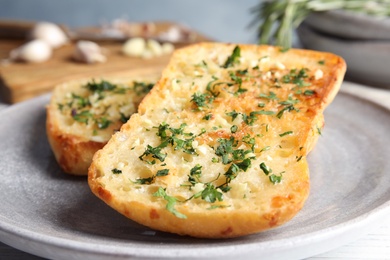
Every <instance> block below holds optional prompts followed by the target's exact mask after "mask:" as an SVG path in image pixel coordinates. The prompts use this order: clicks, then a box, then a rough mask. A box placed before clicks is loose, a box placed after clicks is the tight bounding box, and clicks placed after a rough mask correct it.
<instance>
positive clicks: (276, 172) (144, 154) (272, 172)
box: [88, 43, 345, 238]
mask: <svg viewBox="0 0 390 260" xmlns="http://www.w3.org/2000/svg"><path fill="white" fill-rule="evenodd" d="M344 73H345V62H344V61H343V59H342V58H340V57H338V56H336V55H333V54H330V53H321V52H314V51H306V50H296V49H291V50H289V51H287V52H282V51H280V49H279V48H276V47H271V46H255V45H233V44H223V43H201V44H195V45H192V46H189V47H186V48H183V49H180V50H177V51H176V52H175V53H174V54H173V57H172V59H171V61H170V63H169V64H168V66H167V67H166V68H165V69H164V71H163V73H162V77H161V79H160V80H159V81H158V83H157V84H156V85H155V87H154V88H153V89H152V91H151V92H150V93H149V94H148V95H147V96H146V97H145V98H144V100H143V101H142V103H141V104H140V106H139V110H138V113H136V114H134V115H133V116H132V117H131V119H130V120H129V121H128V122H127V123H126V124H124V125H123V126H122V127H121V130H120V132H117V133H116V134H114V135H113V136H112V138H111V139H110V140H109V142H108V144H107V145H106V146H105V147H104V148H103V149H101V150H99V151H98V152H97V153H96V154H95V155H94V158H93V162H92V164H91V167H90V168H89V173H88V183H89V186H90V188H91V190H92V192H93V193H94V194H95V195H96V196H98V197H99V198H100V199H102V200H103V201H105V202H106V203H107V204H108V205H109V206H111V207H112V208H114V209H115V210H117V211H118V212H120V213H122V214H123V215H125V216H126V217H128V218H130V219H132V220H134V221H136V222H138V223H141V224H143V225H146V226H149V227H151V228H154V229H157V230H162V231H166V232H172V233H176V234H180V235H189V236H194V237H204V238H230V237H238V236H244V235H248V234H253V233H256V232H260V231H264V230H268V229H270V228H274V227H277V226H280V225H282V224H283V223H285V222H286V221H288V220H290V219H291V218H292V217H293V216H295V215H296V214H297V213H298V212H299V210H300V209H301V208H302V206H303V205H304V202H305V201H306V199H307V197H308V195H309V187H310V180H309V170H308V165H307V161H306V155H307V154H308V152H309V151H310V150H312V149H313V147H314V145H315V143H316V141H317V139H318V136H319V135H320V130H321V129H322V127H323V124H324V120H323V110H324V109H325V107H326V106H327V105H329V103H330V102H331V101H332V100H333V98H334V96H335V95H336V93H337V91H338V89H339V87H340V84H341V82H342V79H343V76H344Z"/></svg>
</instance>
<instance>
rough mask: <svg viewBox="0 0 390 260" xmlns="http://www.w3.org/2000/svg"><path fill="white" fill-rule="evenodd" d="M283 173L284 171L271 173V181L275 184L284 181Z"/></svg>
mask: <svg viewBox="0 0 390 260" xmlns="http://www.w3.org/2000/svg"><path fill="white" fill-rule="evenodd" d="M282 173H283V172H281V173H280V175H275V174H271V175H270V176H269V180H270V182H272V183H273V184H277V183H280V182H282V177H283V175H282Z"/></svg>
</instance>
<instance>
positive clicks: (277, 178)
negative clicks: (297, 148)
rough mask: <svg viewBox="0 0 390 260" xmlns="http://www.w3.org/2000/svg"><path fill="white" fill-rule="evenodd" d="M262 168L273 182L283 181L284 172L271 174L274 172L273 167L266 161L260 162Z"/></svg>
mask: <svg viewBox="0 0 390 260" xmlns="http://www.w3.org/2000/svg"><path fill="white" fill-rule="evenodd" d="M260 169H261V170H262V171H263V172H264V174H265V175H267V176H268V179H269V181H270V182H272V183H273V184H277V183H280V182H281V181H282V177H283V173H284V172H281V173H279V175H275V174H270V173H272V169H271V168H269V167H268V166H267V165H266V164H265V163H264V162H262V163H260Z"/></svg>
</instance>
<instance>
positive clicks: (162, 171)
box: [156, 169, 169, 177]
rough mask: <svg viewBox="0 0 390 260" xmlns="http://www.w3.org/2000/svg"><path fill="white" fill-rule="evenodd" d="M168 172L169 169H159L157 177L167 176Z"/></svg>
mask: <svg viewBox="0 0 390 260" xmlns="http://www.w3.org/2000/svg"><path fill="white" fill-rule="evenodd" d="M168 173H169V169H162V170H158V171H157V173H156V176H157V177H161V176H167V175H168Z"/></svg>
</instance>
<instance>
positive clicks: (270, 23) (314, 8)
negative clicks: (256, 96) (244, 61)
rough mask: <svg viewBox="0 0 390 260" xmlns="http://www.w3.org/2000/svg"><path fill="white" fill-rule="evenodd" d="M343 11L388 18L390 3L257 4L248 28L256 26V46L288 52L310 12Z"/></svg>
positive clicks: (292, 0) (272, 0)
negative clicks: (272, 47) (280, 48)
mask: <svg viewBox="0 0 390 260" xmlns="http://www.w3.org/2000/svg"><path fill="white" fill-rule="evenodd" d="M331 10H346V11H353V12H358V13H363V14H367V15H373V16H380V17H387V16H390V0H377V1H369V0H263V1H262V0H260V3H259V4H258V5H257V6H255V7H254V8H252V9H251V12H252V13H253V14H254V15H255V17H254V19H253V21H252V23H251V25H252V26H253V25H258V43H259V44H273V45H277V46H282V47H284V48H290V47H291V46H292V34H293V30H294V29H295V28H297V27H298V26H299V25H300V24H301V22H302V21H304V20H305V19H306V17H307V16H308V15H309V14H311V13H313V12H324V11H331Z"/></svg>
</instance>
